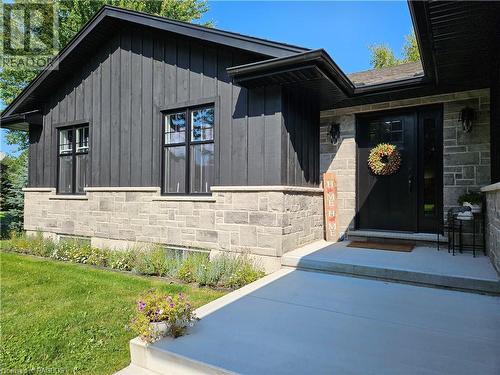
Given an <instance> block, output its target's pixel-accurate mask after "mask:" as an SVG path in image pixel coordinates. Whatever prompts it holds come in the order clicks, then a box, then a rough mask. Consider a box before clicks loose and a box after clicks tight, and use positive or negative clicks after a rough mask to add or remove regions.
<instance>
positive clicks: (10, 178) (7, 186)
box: [1, 151, 28, 234]
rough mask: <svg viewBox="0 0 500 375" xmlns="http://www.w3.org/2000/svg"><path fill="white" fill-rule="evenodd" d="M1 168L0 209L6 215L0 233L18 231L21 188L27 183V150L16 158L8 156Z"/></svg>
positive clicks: (20, 216)
mask: <svg viewBox="0 0 500 375" xmlns="http://www.w3.org/2000/svg"><path fill="white" fill-rule="evenodd" d="M6 159H7V158H6ZM4 168H5V173H3V170H2V186H1V187H2V191H1V196H2V210H5V209H6V210H5V211H6V212H7V217H6V218H3V219H2V223H1V226H2V233H4V234H5V233H6V232H8V231H20V230H22V228H23V212H24V194H23V191H22V189H23V188H24V187H26V185H27V183H28V152H27V151H24V152H22V153H21V154H20V155H19V156H18V157H17V158H8V160H7V161H6V162H5V164H4Z"/></svg>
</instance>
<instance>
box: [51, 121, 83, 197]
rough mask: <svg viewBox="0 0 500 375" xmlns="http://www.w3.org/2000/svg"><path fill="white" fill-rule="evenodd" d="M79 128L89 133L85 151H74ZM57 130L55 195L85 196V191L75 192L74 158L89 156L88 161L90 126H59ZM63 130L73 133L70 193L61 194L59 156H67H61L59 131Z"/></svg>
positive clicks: (79, 124) (81, 124)
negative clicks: (85, 129)
mask: <svg viewBox="0 0 500 375" xmlns="http://www.w3.org/2000/svg"><path fill="white" fill-rule="evenodd" d="M81 128H87V129H88V133H89V141H88V147H87V151H80V152H77V151H76V132H77V129H81ZM56 130H57V163H56V164H57V165H56V168H57V170H56V194H60V195H85V191H83V192H77V191H76V178H77V176H76V157H77V155H89V159H90V137H91V133H90V124H89V123H88V122H83V123H76V124H71V125H69V124H68V125H59V126H57V127H56ZM65 130H72V131H73V137H72V140H71V193H67V192H64V193H61V191H60V190H59V178H60V176H59V174H60V159H61V156H68V155H69V154H61V131H65Z"/></svg>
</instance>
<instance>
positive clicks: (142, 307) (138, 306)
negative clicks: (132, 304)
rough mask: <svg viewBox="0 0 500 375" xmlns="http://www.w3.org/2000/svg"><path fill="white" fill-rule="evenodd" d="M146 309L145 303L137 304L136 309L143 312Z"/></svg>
mask: <svg viewBox="0 0 500 375" xmlns="http://www.w3.org/2000/svg"><path fill="white" fill-rule="evenodd" d="M145 308H146V303H145V302H144V301H139V302H137V309H138V310H139V311H143V310H144V309H145Z"/></svg>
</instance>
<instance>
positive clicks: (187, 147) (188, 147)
mask: <svg viewBox="0 0 500 375" xmlns="http://www.w3.org/2000/svg"><path fill="white" fill-rule="evenodd" d="M202 108H212V109H213V111H214V123H213V126H212V134H213V136H212V139H211V140H202V141H192V140H191V127H192V124H191V113H192V112H193V111H196V110H199V109H202ZM181 112H184V114H185V116H186V127H185V133H184V142H177V143H169V144H166V143H165V130H166V124H165V122H166V121H165V119H166V117H167V116H168V115H171V114H175V113H181ZM161 118H162V132H161V139H162V141H161V145H162V147H161V149H162V150H161V194H162V195H167V196H169V195H174V196H175V195H177V196H182V195H196V196H209V195H211V194H212V193H211V192H192V191H191V181H190V178H191V152H190V151H191V146H194V145H204V144H213V145H214V153H215V151H216V148H215V137H216V124H217V106H216V103H215V102H209V103H203V104H197V105H191V106H183V107H179V108H171V109H168V110H164V111H162V117H161ZM180 146H184V147H185V155H186V159H185V172H184V174H185V176H184V184H185V191H184V192H166V191H165V188H166V186H165V172H166V171H165V151H166V149H167V148H170V147H180ZM214 156H215V155H214ZM215 171H216V166H215V161H214V175H215ZM214 183H215V181H214Z"/></svg>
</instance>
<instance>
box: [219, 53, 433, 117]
mask: <svg viewBox="0 0 500 375" xmlns="http://www.w3.org/2000/svg"><path fill="white" fill-rule="evenodd" d="M227 72H228V74H229V76H230V77H232V79H233V81H234V82H235V83H238V84H239V85H241V86H244V87H258V86H265V85H281V86H294V87H297V86H299V87H304V88H307V89H309V90H312V91H314V92H316V93H317V94H318V96H319V98H320V108H321V109H329V108H332V107H333V106H334V105H335V104H337V103H339V102H345V101H348V100H355V99H356V98H361V97H368V96H371V97H376V95H377V94H381V93H384V94H387V93H388V92H392V93H396V92H399V91H401V90H408V89H415V88H422V87H426V86H428V84H429V79H428V78H427V77H425V76H419V77H414V78H410V79H404V80H399V81H393V82H385V83H381V84H371V85H364V86H355V85H354V84H353V83H352V82H351V80H350V79H349V78H348V77H347V76H346V75H345V73H344V72H343V71H342V70H341V69H340V68H339V67H338V65H337V64H336V63H335V62H334V61H333V59H332V58H331V57H330V56H329V55H328V53H326V51H324V50H323V49H318V50H313V51H307V52H303V53H299V54H296V55H293V56H287V57H282V58H275V59H271V60H266V61H261V62H256V63H251V64H246V65H240V66H235V67H231V68H228V69H227Z"/></svg>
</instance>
